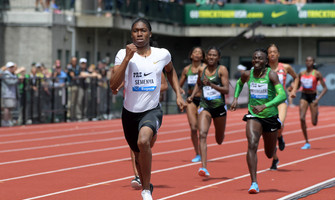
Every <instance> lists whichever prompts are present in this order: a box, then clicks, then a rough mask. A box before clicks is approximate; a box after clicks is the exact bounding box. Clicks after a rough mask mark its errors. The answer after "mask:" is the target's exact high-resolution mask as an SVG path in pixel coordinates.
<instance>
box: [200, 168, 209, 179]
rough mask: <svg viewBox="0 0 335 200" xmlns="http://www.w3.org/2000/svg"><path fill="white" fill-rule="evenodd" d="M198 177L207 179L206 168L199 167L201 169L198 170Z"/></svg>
mask: <svg viewBox="0 0 335 200" xmlns="http://www.w3.org/2000/svg"><path fill="white" fill-rule="evenodd" d="M198 175H199V176H205V177H209V172H208V171H207V169H206V168H203V167H201V168H199V171H198Z"/></svg>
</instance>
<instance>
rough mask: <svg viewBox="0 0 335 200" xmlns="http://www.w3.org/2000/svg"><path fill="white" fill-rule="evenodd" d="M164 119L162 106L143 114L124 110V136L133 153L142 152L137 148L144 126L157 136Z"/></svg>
mask: <svg viewBox="0 0 335 200" xmlns="http://www.w3.org/2000/svg"><path fill="white" fill-rule="evenodd" d="M162 118H163V111H162V110H161V107H160V105H158V106H157V107H156V108H154V109H152V110H148V111H145V112H142V113H133V112H130V111H128V110H126V109H125V108H123V109H122V126H123V132H124V136H125V138H126V140H127V142H128V145H129V146H130V148H131V149H132V150H133V151H135V152H140V150H139V148H138V146H137V140H138V134H139V131H140V129H141V128H142V127H143V126H147V127H149V128H151V129H152V131H153V132H154V135H155V134H157V131H158V129H159V127H160V126H161V124H162Z"/></svg>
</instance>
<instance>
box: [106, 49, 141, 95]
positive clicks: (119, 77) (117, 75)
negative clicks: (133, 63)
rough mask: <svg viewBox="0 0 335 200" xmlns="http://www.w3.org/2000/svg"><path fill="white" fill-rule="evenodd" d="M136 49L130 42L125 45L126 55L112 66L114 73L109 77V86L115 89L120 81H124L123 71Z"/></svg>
mask: <svg viewBox="0 0 335 200" xmlns="http://www.w3.org/2000/svg"><path fill="white" fill-rule="evenodd" d="M136 51H137V47H136V46H135V45H134V44H133V43H131V44H128V45H127V46H126V56H125V58H124V59H123V61H122V63H121V64H120V65H116V66H114V73H113V74H112V76H111V79H110V88H111V89H112V90H116V89H117V88H118V87H119V86H120V85H121V83H122V82H123V81H124V76H125V72H126V69H127V66H128V63H129V61H130V59H131V58H132V57H133V56H134V54H135V52H136Z"/></svg>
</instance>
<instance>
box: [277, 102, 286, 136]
mask: <svg viewBox="0 0 335 200" xmlns="http://www.w3.org/2000/svg"><path fill="white" fill-rule="evenodd" d="M286 114H287V104H286V103H285V102H284V103H281V104H279V105H278V116H279V119H280V121H281V123H282V126H281V129H279V130H278V137H281V136H282V132H283V129H284V122H285V119H286Z"/></svg>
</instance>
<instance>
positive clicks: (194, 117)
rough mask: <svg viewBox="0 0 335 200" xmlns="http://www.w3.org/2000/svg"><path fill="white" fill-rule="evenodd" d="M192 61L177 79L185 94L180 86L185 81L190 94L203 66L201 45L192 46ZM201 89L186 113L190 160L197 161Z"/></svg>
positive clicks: (203, 55)
mask: <svg viewBox="0 0 335 200" xmlns="http://www.w3.org/2000/svg"><path fill="white" fill-rule="evenodd" d="M189 58H190V60H191V61H192V63H191V64H190V65H187V66H186V67H185V68H184V70H183V72H182V74H181V76H180V80H179V86H180V87H181V91H182V93H183V94H185V92H184V90H183V89H182V87H183V86H184V83H185V82H186V81H187V87H188V90H187V96H190V95H191V94H192V92H193V90H194V87H195V85H196V83H197V80H198V72H199V69H200V68H201V67H204V66H205V65H204V64H203V59H204V58H205V52H204V51H203V50H202V48H201V47H194V48H193V49H192V50H191V52H190V55H189ZM200 96H201V91H199V92H198V93H196V94H195V96H194V98H193V101H192V102H190V103H188V104H187V107H186V113H187V119H188V123H189V124H190V128H191V140H192V144H193V147H194V151H195V155H196V156H195V158H193V159H192V162H199V161H200V160H201V157H200V152H199V136H198V106H199V103H200Z"/></svg>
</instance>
